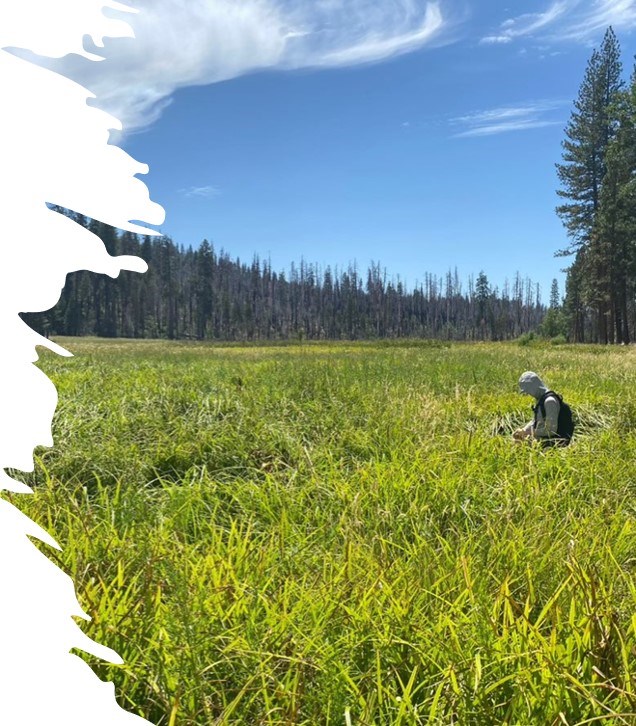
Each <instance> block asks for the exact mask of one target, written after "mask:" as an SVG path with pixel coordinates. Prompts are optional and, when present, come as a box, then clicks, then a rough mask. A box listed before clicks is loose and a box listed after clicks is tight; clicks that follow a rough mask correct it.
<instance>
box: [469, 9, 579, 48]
mask: <svg viewBox="0 0 636 726" xmlns="http://www.w3.org/2000/svg"><path fill="white" fill-rule="evenodd" d="M571 6H572V0H569V2H568V0H557V1H556V2H553V3H552V5H550V7H548V9H547V10H546V11H545V12H543V13H524V14H523V15H518V16H517V17H516V18H508V19H507V20H505V21H504V22H503V23H502V24H501V26H500V28H499V31H498V32H497V34H496V35H488V36H486V37H485V38H482V39H481V40H480V43H482V44H484V43H485V44H493V43H510V42H512V41H513V40H514V39H515V38H521V37H523V36H527V35H533V34H535V33H536V32H537V31H538V30H541V29H543V28H545V27H546V26H548V25H551V24H552V23H554V22H555V21H556V20H558V19H559V18H561V17H562V16H563V15H564V14H565V13H566V12H567V11H568V10H569V9H570V7H571Z"/></svg>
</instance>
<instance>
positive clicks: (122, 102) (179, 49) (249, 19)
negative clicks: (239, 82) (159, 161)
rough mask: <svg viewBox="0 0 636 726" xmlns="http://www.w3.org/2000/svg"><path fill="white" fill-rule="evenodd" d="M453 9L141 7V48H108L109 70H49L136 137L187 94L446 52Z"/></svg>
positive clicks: (134, 21) (67, 62) (401, 0)
mask: <svg viewBox="0 0 636 726" xmlns="http://www.w3.org/2000/svg"><path fill="white" fill-rule="evenodd" d="M442 3H444V4H443V5H442ZM449 4H455V0H383V1H382V2H378V1H377V0H241V2H237V1H236V0H188V1H187V2H183V0H136V2H135V5H136V7H137V8H138V9H139V13H138V14H136V15H133V16H131V15H127V17H126V19H127V20H128V22H130V24H131V25H132V26H133V30H134V32H135V36H136V40H135V41H131V40H123V41H121V40H110V41H108V40H107V41H106V46H105V50H104V51H103V55H104V56H105V58H106V60H105V61H104V62H103V63H101V64H95V63H86V62H83V60H82V59H80V58H78V57H73V56H69V57H67V58H64V59H62V60H60V61H52V62H50V63H49V65H51V66H53V67H54V68H55V69H56V70H61V71H62V72H64V73H65V74H67V75H70V77H72V78H74V79H75V80H77V81H78V82H80V83H82V84H83V85H85V86H86V87H87V88H89V89H91V90H92V91H93V92H94V93H95V94H96V95H97V103H98V104H99V105H100V106H101V107H102V108H104V109H105V110H107V111H109V112H110V113H112V114H113V115H114V116H116V117H117V118H119V119H121V120H122V122H123V123H124V127H125V128H126V129H127V130H132V129H136V128H142V127H144V126H147V125H149V124H150V123H152V122H153V121H154V120H155V119H157V118H158V117H159V115H160V114H161V113H162V111H163V110H164V109H165V108H166V106H167V105H168V104H169V103H170V101H171V98H172V95H173V93H174V91H175V90H177V89H178V88H183V87H186V86H193V85H207V84H210V83H215V82H219V81H223V80H227V79H230V78H235V77H237V76H240V75H242V74H245V73H249V72H251V71H255V70H259V69H298V68H309V67H340V66H352V65H357V64H362V63H373V62H378V61H382V60H384V59H386V58H390V57H394V56H397V55H400V54H404V53H408V52H411V51H414V50H417V49H420V48H423V47H425V46H427V45H431V44H440V43H443V42H445V39H446V38H448V37H450V36H449V33H450V32H452V31H453V29H454V28H456V26H457V24H458V22H459V20H454V19H452V18H451V16H450V14H449V13H450V11H448V12H447V11H446V9H447V8H448V6H449ZM442 8H444V12H442ZM113 14H116V13H113ZM89 50H92V51H94V52H102V51H101V49H93V48H89ZM96 66H98V67H97V68H96Z"/></svg>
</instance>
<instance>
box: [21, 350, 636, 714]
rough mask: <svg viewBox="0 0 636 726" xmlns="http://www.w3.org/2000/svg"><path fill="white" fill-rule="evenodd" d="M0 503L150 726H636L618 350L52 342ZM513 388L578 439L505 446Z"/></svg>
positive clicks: (626, 413)
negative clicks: (571, 417)
mask: <svg viewBox="0 0 636 726" xmlns="http://www.w3.org/2000/svg"><path fill="white" fill-rule="evenodd" d="M58 342H60V343H62V344H63V345H65V346H66V347H68V348H69V349H70V350H71V351H73V352H74V353H75V354H76V357H75V358H72V359H63V358H58V357H56V356H54V355H52V354H49V353H46V352H43V353H42V357H41V361H40V363H39V365H40V367H41V368H42V369H43V370H44V371H45V372H46V373H47V374H48V375H49V376H50V377H51V378H52V380H53V381H54V382H55V384H56V386H57V388H58V392H59V405H58V410H57V413H56V417H55V421H54V439H55V446H54V448H52V449H43V448H42V449H38V450H37V452H36V471H35V473H34V474H33V475H26V476H23V477H22V478H23V479H24V480H26V481H28V482H29V483H32V484H33V485H34V487H35V493H34V495H32V496H24V495H7V498H9V499H10V500H11V501H12V502H14V503H16V504H17V505H18V506H20V508H21V509H22V510H23V511H25V512H26V513H27V514H28V515H29V516H31V517H32V518H33V519H34V520H35V521H36V522H38V523H39V524H41V525H42V526H44V527H45V528H46V529H48V530H49V531H50V532H51V533H53V534H54V536H55V537H56V539H57V540H58V542H59V543H60V544H61V545H62V547H63V551H62V552H60V553H58V552H55V551H53V550H51V549H49V548H47V547H46V546H45V545H42V549H43V550H45V551H47V554H48V555H49V556H50V557H51V558H52V559H53V560H54V561H56V562H57V563H58V564H59V565H60V566H61V567H63V569H65V570H66V571H67V572H68V573H69V574H70V575H71V576H72V577H73V580H74V582H75V585H76V589H77V592H78V597H79V600H80V602H81V604H82V606H83V608H84V609H85V611H86V612H87V613H88V614H89V615H90V616H91V618H92V620H91V622H89V623H86V624H85V625H83V626H82V627H83V629H84V630H85V631H86V632H87V633H88V634H89V635H90V636H91V637H93V638H94V639H96V640H98V641H100V642H102V643H104V644H105V645H108V646H110V647H112V648H114V649H115V650H117V651H118V652H119V653H120V655H121V656H122V657H123V658H124V659H125V661H126V664H125V665H124V666H105V665H103V664H101V663H99V662H98V661H96V660H94V659H92V658H90V657H88V661H89V662H90V663H91V665H93V666H94V667H95V669H96V670H97V672H98V673H99V675H100V677H102V678H104V679H109V680H113V681H114V682H115V683H116V687H117V692H118V698H119V701H120V703H121V704H122V705H123V706H124V707H125V708H127V709H129V710H131V711H133V712H135V713H138V714H140V715H143V716H144V717H146V718H148V719H149V720H150V721H151V722H153V723H156V724H159V725H160V726H176V725H178V726H192V725H194V724H197V725H200V726H212V725H215V726H221V725H225V724H245V725H246V726H258V725H263V726H270V725H272V726H273V725H274V724H303V725H306V726H322V725H323V724H325V725H326V724H329V725H330V724H333V725H336V724H338V725H339V726H371V725H374V726H381V725H384V724H387V725H388V724H402V725H404V726H406V725H407V724H439V725H442V724H443V725H447V724H461V725H473V724H474V725H475V726H481V725H484V724H486V725H487V724H511V725H512V724H522V725H534V724H537V725H544V724H565V725H567V724H569V725H570V726H573V725H574V724H580V725H582V724H592V723H594V724H596V723H598V724H634V723H636V681H635V676H636V650H635V649H636V579H635V577H634V572H635V569H636V517H635V515H636V498H635V496H634V494H635V491H636V464H635V455H636V387H635V386H634V382H635V380H636V376H635V374H634V371H635V368H636V365H635V364H636V351H635V350H634V349H633V348H631V347H592V346H589V347H586V346H576V347H575V346H568V345H548V344H545V345H543V344H535V343H530V344H529V345H525V346H524V345H519V344H515V343H511V344H502V343H496V344H452V345H451V344H443V343H436V342H403V343H401V344H399V343H345V342H343V343H324V344H308V343H306V344H298V345H280V346H268V347H266V346H241V345H235V346H221V345H210V344H196V343H176V342H175V343H170V342H154V341H137V342H132V341H103V340H96V339H59V341H58ZM527 369H530V370H535V371H537V372H538V373H539V375H541V376H542V377H543V378H544V379H545V380H546V382H547V383H548V384H549V386H550V387H552V388H554V389H555V390H557V391H558V392H560V393H562V394H563V395H564V397H565V399H566V401H568V402H569V403H570V404H571V406H572V408H573V409H574V411H575V413H576V415H577V418H578V428H577V431H576V434H575V440H574V442H573V444H572V446H571V447H569V448H568V449H557V450H549V451H545V452H543V451H541V450H539V449H538V448H535V447H533V446H527V445H515V444H513V442H512V441H511V439H510V433H511V432H512V430H513V429H514V428H516V426H518V425H520V424H522V423H524V422H526V421H528V420H529V419H530V418H531V411H530V400H529V399H527V398H524V397H523V396H521V395H520V394H519V393H518V392H517V386H516V382H517V379H518V377H519V375H520V373H522V372H523V371H524V370H527Z"/></svg>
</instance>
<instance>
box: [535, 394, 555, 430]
mask: <svg viewBox="0 0 636 726" xmlns="http://www.w3.org/2000/svg"><path fill="white" fill-rule="evenodd" d="M543 405H544V407H545V419H544V418H542V417H541V412H539V416H538V417H537V418H538V420H537V427H536V429H535V431H534V438H535V439H547V438H553V437H555V436H556V435H557V431H558V428H559V408H560V406H559V401H558V400H557V399H556V398H555V397H554V396H548V397H547V398H546V399H545V401H544V402H543Z"/></svg>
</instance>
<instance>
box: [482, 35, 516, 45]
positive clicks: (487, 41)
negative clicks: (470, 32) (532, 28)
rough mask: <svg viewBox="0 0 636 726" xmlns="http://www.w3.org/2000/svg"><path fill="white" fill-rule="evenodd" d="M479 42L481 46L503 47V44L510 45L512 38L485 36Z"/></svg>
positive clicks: (506, 36) (507, 36)
mask: <svg viewBox="0 0 636 726" xmlns="http://www.w3.org/2000/svg"><path fill="white" fill-rule="evenodd" d="M479 42H480V43H481V44H482V45H498V44H500V45H503V44H505V43H512V38H511V37H510V36H509V35H487V36H486V37H484V38H482V39H481V40H480V41H479Z"/></svg>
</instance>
